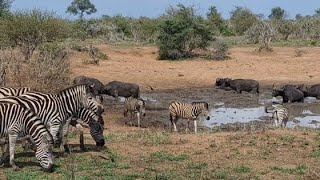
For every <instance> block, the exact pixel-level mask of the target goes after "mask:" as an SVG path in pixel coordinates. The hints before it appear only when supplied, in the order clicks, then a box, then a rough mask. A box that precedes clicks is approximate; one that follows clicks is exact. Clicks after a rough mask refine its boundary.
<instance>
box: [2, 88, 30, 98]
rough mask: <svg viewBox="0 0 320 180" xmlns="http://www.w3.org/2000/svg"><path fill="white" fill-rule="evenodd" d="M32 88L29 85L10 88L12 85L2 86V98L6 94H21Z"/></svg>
mask: <svg viewBox="0 0 320 180" xmlns="http://www.w3.org/2000/svg"><path fill="white" fill-rule="evenodd" d="M30 90H31V89H30V88H29V87H22V88H10V87H0V98H3V97H6V96H20V95H22V94H24V93H26V92H28V91H30Z"/></svg>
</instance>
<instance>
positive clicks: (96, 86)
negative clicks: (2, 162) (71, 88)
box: [73, 76, 104, 94]
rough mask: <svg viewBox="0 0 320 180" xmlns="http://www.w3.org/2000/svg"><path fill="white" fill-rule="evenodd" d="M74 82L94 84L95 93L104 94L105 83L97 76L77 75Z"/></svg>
mask: <svg viewBox="0 0 320 180" xmlns="http://www.w3.org/2000/svg"><path fill="white" fill-rule="evenodd" d="M73 83H74V84H86V85H90V86H92V88H93V90H94V93H95V94H102V91H103V89H104V86H103V84H102V83H101V82H100V81H99V80H98V79H95V78H90V77H86V76H77V77H75V78H74V79H73Z"/></svg>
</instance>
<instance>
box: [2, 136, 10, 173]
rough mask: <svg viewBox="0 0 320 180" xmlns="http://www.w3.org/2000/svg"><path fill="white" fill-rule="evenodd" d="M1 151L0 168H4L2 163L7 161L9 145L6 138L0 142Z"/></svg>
mask: <svg viewBox="0 0 320 180" xmlns="http://www.w3.org/2000/svg"><path fill="white" fill-rule="evenodd" d="M1 150H2V157H1V159H0V167H3V166H4V163H5V162H7V161H8V157H9V144H8V141H7V138H6V139H5V140H4V141H3V142H2V141H1Z"/></svg>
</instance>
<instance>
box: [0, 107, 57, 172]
mask: <svg viewBox="0 0 320 180" xmlns="http://www.w3.org/2000/svg"><path fill="white" fill-rule="evenodd" d="M18 134H28V135H30V138H31V139H32V141H33V142H34V143H35V145H36V153H35V156H36V158H37V160H38V161H39V162H40V165H41V166H42V167H43V168H44V169H45V170H47V171H50V172H52V171H53V169H52V168H53V156H52V146H53V137H52V136H51V134H50V133H49V131H48V130H47V129H46V127H45V126H44V124H43V123H42V122H41V120H40V118H39V117H38V116H37V115H36V114H34V113H33V112H32V111H30V110H29V109H26V108H24V107H23V106H22V105H21V104H15V103H0V138H8V145H6V147H5V151H4V156H3V157H2V159H5V157H7V156H10V165H11V166H12V167H13V169H15V170H18V169H19V167H18V166H17V165H16V164H15V162H14V152H15V144H16V140H17V138H18ZM8 152H9V154H8ZM1 163H3V161H2V162H1Z"/></svg>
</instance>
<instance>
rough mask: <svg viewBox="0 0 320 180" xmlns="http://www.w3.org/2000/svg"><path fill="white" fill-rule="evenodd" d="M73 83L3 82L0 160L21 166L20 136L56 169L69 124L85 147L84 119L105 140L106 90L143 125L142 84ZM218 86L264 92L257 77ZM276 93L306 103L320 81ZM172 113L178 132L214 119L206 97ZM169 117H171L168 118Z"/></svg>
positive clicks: (281, 120) (178, 105)
mask: <svg viewBox="0 0 320 180" xmlns="http://www.w3.org/2000/svg"><path fill="white" fill-rule="evenodd" d="M73 83H74V86H72V87H69V88H66V89H63V90H61V91H59V92H58V93H42V92H35V91H31V89H30V88H9V87H0V146H1V149H2V152H3V154H2V157H1V159H0V165H3V164H5V163H7V159H9V164H10V165H11V166H12V167H13V169H15V170H17V169H19V167H18V166H17V165H16V164H15V162H14V153H15V145H16V142H17V140H21V141H22V144H23V146H24V147H28V146H33V147H34V148H33V149H34V151H35V156H36V158H37V160H38V161H39V163H40V165H41V167H42V168H43V169H44V170H46V171H49V172H52V171H53V164H54V158H53V155H52V152H53V148H54V147H60V151H59V152H60V155H64V153H65V152H70V148H69V146H68V141H67V135H68V131H69V126H70V125H72V126H75V127H76V128H77V129H78V130H79V132H80V148H81V149H83V150H84V149H85V147H84V137H83V130H82V129H83V127H82V126H81V123H80V120H79V119H82V121H83V122H84V123H86V124H87V125H88V126H89V127H90V135H91V136H92V138H93V139H94V141H95V142H96V145H97V146H100V147H102V146H104V145H105V138H104V135H103V132H104V120H103V117H102V113H103V112H104V106H103V98H102V95H109V96H112V97H114V98H115V99H116V100H117V101H119V97H125V98H126V99H125V101H124V106H123V107H124V111H123V112H124V113H123V114H124V116H125V117H127V116H128V115H130V123H131V124H132V120H133V119H134V118H135V117H137V120H138V127H140V124H141V119H140V118H141V117H143V116H145V115H146V110H145V107H146V102H145V101H144V100H143V99H142V98H141V97H140V88H139V86H138V85H137V84H134V83H127V82H121V81H111V82H109V83H107V84H105V85H104V84H102V83H101V82H100V81H99V80H97V79H95V78H90V77H86V76H78V77H76V78H75V79H74V81H73ZM215 86H217V87H218V88H219V89H222V90H227V91H235V92H236V93H242V92H243V91H245V92H252V93H254V94H259V93H260V89H259V88H260V87H259V82H258V81H256V80H252V79H230V78H218V79H216V82H215ZM272 96H274V97H275V96H282V97H283V103H287V102H303V99H304V98H305V97H308V96H312V97H316V98H317V99H320V84H316V85H313V86H311V87H306V86H304V85H285V86H283V87H282V88H280V89H275V88H273V90H272ZM168 110H169V118H170V122H171V125H172V127H173V130H174V131H177V121H178V120H179V119H186V120H187V125H188V129H189V124H190V121H193V123H194V132H195V133H197V120H198V118H199V117H200V116H204V117H205V118H206V119H207V120H209V119H210V115H209V104H208V103H207V102H192V103H185V102H177V101H174V102H172V103H170V105H169V107H168ZM266 112H268V113H272V114H273V119H274V121H275V125H276V126H278V125H281V126H282V125H284V126H285V125H286V123H287V121H288V117H289V115H288V111H287V109H286V108H285V107H284V106H283V104H273V105H272V106H271V107H266ZM169 118H168V119H169Z"/></svg>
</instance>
